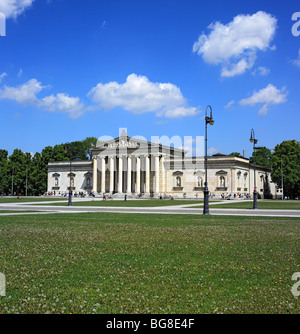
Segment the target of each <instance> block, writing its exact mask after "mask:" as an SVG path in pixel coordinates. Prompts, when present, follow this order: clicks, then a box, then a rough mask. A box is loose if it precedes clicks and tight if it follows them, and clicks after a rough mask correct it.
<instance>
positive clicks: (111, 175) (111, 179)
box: [109, 157, 115, 193]
mask: <svg viewBox="0 0 300 334" xmlns="http://www.w3.org/2000/svg"><path fill="white" fill-rule="evenodd" d="M114 171H115V167H114V157H110V158H109V192H110V193H112V192H113V191H114V174H115V173H114Z"/></svg>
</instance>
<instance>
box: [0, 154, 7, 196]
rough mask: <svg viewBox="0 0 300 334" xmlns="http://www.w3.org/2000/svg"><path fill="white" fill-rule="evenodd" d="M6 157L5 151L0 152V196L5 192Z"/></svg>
mask: <svg viewBox="0 0 300 334" xmlns="http://www.w3.org/2000/svg"><path fill="white" fill-rule="evenodd" d="M7 157H8V152H7V151H6V150H0V194H3V193H6V192H7V185H8V178H7Z"/></svg>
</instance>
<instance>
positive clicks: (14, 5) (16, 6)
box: [0, 0, 34, 19]
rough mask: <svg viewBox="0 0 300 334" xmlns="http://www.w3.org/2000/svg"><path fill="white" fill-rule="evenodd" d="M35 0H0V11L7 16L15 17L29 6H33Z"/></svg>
mask: <svg viewBox="0 0 300 334" xmlns="http://www.w3.org/2000/svg"><path fill="white" fill-rule="evenodd" d="M33 2H34V0H0V12H2V13H3V14H4V15H5V17H6V18H7V19H8V18H13V19H15V18H16V17H17V16H19V15H20V14H22V13H23V12H24V11H25V10H26V9H27V8H29V7H31V5H32V3H33Z"/></svg>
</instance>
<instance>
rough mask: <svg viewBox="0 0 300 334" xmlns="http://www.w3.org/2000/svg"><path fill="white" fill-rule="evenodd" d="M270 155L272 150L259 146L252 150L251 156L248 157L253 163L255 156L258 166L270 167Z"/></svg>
mask: <svg viewBox="0 0 300 334" xmlns="http://www.w3.org/2000/svg"><path fill="white" fill-rule="evenodd" d="M271 155H272V152H271V150H269V149H268V148H266V147H261V148H259V149H257V150H255V151H254V152H253V156H252V157H250V163H251V164H254V157H255V164H256V165H259V166H265V167H271Z"/></svg>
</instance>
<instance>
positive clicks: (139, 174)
mask: <svg viewBox="0 0 300 334" xmlns="http://www.w3.org/2000/svg"><path fill="white" fill-rule="evenodd" d="M163 160H164V159H163V156H162V155H158V154H156V155H136V154H132V155H106V154H105V153H104V152H103V154H100V155H99V156H94V157H93V171H94V173H93V174H94V175H96V177H94V178H93V192H94V193H99V192H100V193H119V194H131V193H136V194H140V193H143V194H150V193H154V194H159V193H160V192H164V191H165V190H164V186H161V184H160V176H161V173H162V170H164V168H163V166H162V165H163ZM151 165H152V166H153V167H154V168H151Z"/></svg>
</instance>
